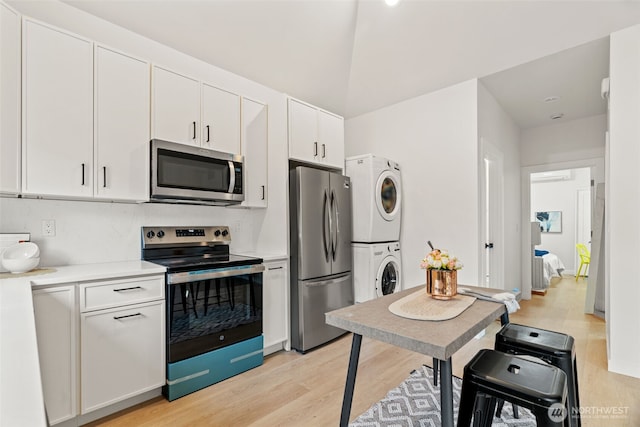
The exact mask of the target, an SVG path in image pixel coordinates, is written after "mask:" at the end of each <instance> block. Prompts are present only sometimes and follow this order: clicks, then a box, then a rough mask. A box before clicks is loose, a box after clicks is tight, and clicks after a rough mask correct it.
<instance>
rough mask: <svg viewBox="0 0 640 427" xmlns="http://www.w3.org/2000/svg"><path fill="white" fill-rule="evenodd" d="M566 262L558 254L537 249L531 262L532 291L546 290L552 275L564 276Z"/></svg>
mask: <svg viewBox="0 0 640 427" xmlns="http://www.w3.org/2000/svg"><path fill="white" fill-rule="evenodd" d="M563 271H564V264H563V263H562V260H561V259H560V258H558V256H557V255H556V254H553V253H551V252H549V251H544V250H539V249H536V250H535V252H534V256H533V259H532V263H531V289H532V291H546V289H547V288H548V287H549V284H550V283H551V278H552V277H562V272H563Z"/></svg>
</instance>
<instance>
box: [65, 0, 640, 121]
mask: <svg viewBox="0 0 640 427" xmlns="http://www.w3.org/2000/svg"><path fill="white" fill-rule="evenodd" d="M64 2H65V3H68V4H69V5H72V6H74V7H76V8H79V9H82V10H84V11H86V12H88V13H91V14H93V15H96V16H99V17H101V18H103V19H105V20H107V21H111V22H113V23H115V24H118V25H120V26H122V27H125V28H128V29H130V30H132V31H134V32H136V33H139V34H142V35H144V36H146V37H149V38H151V39H154V40H157V41H159V42H161V43H163V44H165V45H168V46H171V47H173V48H175V49H177V50H180V51H182V52H185V53H187V54H190V55H192V56H194V57H197V58H199V59H201V60H203V61H206V62H208V63H211V64H214V65H216V66H219V67H221V68H224V69H227V70H229V71H231V72H233V73H236V74H239V75H242V76H245V77H247V78H250V79H252V80H255V81H257V82H260V83H262V84H264V85H266V86H269V87H272V88H274V89H276V90H279V91H282V92H285V93H288V94H290V95H292V96H295V97H297V98H300V99H303V100H305V101H308V102H310V103H313V104H316V105H318V106H321V107H323V108H326V109H328V110H331V111H334V112H337V113H339V114H342V115H344V116H345V117H347V118H348V117H354V116H357V115H360V114H363V113H366V112H368V111H372V110H375V109H378V108H380V107H383V106H386V105H390V104H393V103H396V102H399V101H402V100H405V99H408V98H412V97H414V96H417V95H421V94H424V93H428V92H431V91H434V90H437V89H440V88H444V87H447V86H450V85H452V84H455V83H459V82H462V81H465V80H468V79H471V78H479V77H486V78H487V80H486V81H487V83H486V84H487V87H488V88H489V89H490V90H491V91H497V92H500V93H502V94H503V95H502V96H504V97H508V98H510V99H511V102H513V100H516V101H517V100H518V99H520V102H521V103H524V102H526V101H527V97H529V96H531V95H532V94H535V95H536V99H537V98H539V97H540V96H547V95H560V96H562V98H563V99H566V98H568V97H570V96H571V93H567V94H566V95H565V94H560V93H555V92H557V91H561V90H562V87H563V82H572V81H573V82H575V81H576V79H577V76H576V73H580V72H581V71H583V70H584V69H585V67H587V66H588V67H595V68H594V69H597V71H593V70H592V71H591V72H590V74H591V75H597V77H594V76H591V77H589V78H590V79H591V80H592V81H591V83H589V84H590V85H591V86H593V85H594V84H595V86H596V87H595V89H594V90H595V94H596V98H599V81H600V79H601V78H602V77H604V75H606V73H607V72H608V71H607V70H608V50H606V52H603V51H602V48H603V47H605V48H606V47H607V46H608V43H607V42H606V41H601V42H600V43H601V44H598V43H595V44H593V46H590V45H591V43H590V44H588V45H587V47H583V48H582V49H583V50H584V51H583V52H582V53H581V54H580V55H574V56H569V57H567V58H564V59H562V60H561V59H560V58H561V57H563V54H562V53H561V52H571V51H572V50H573V48H575V47H577V46H579V45H582V44H584V43H587V42H591V41H594V40H598V39H600V40H602V39H603V38H605V37H607V36H608V35H609V34H610V33H611V32H614V31H617V30H620V29H622V28H625V27H628V26H631V25H634V24H637V23H640V3H639V2H637V1H564V2H563V1H520V0H512V1H505V0H503V1H478V0H476V1H426V0H424V1H418V0H401V1H400V3H399V4H398V5H396V6H395V7H388V6H387V5H386V4H385V3H384V1H383V0H200V1H192V0H180V1H178V0H94V1H85V0H64ZM588 47H592V48H594V49H596V50H594V51H589V49H588ZM597 49H600V50H599V51H598V50H597ZM590 52H593V53H590ZM549 55H559V56H557V57H556V60H551V61H549V60H546V62H545V61H543V63H537V60H538V59H540V58H545V57H548V56H549ZM580 60H582V61H583V62H576V61H580ZM531 61H533V62H531ZM563 61H565V62H566V64H565V62H563ZM584 61H587V63H588V64H587V65H584V64H585V63H584ZM596 62H597V64H596ZM527 63H529V64H527ZM536 63H537V65H536ZM560 63H562V64H565V65H562V66H560V65H559V64H560ZM570 64H572V65H570ZM516 66H519V67H520V68H519V70H518V69H514V70H515V71H513V72H512V74H508V73H507V74H506V75H505V76H504V78H505V79H507V78H508V79H509V80H508V83H507V84H506V86H505V85H504V84H502V83H501V81H500V79H497V78H493V75H494V73H498V72H505V73H506V72H507V70H509V69H512V68H513V67H516ZM530 67H533V68H530ZM541 67H542V68H541ZM545 67H547V68H545ZM548 67H557V72H554V71H553V70H552V69H549V68H548ZM603 74H604V75H603ZM492 78H493V79H492ZM585 79H586V77H585ZM594 79H597V83H594V82H593V80H594ZM578 80H580V78H578ZM483 81H485V80H483ZM505 81H506V80H505ZM550 84H551V85H552V86H551V87H548V85H550ZM585 84H586V83H585ZM501 85H502V86H501ZM503 86H504V87H503ZM558 87H559V89H557V88H558ZM521 89H526V91H524V92H523V93H522V94H520V93H519V92H518V91H519V90H521ZM583 90H586V89H583ZM575 91H576V89H575V88H574V87H573V86H572V88H571V90H570V91H569V92H574V93H575ZM551 92H553V93H551ZM496 96H497V98H498V100H499V101H500V102H501V103H503V101H504V102H505V103H508V102H509V101H507V100H506V98H505V100H503V99H501V96H499V95H496ZM596 98H594V100H595V99H596ZM576 104H578V105H580V104H584V100H583V101H581V102H577V103H576ZM505 108H506V107H505ZM510 108H512V107H510ZM519 108H520V109H521V110H525V112H520V113H517V114H516V115H518V114H519V115H520V116H521V118H520V119H517V120H518V123H519V124H520V125H521V126H524V127H527V126H532V125H536V123H537V122H535V120H532V119H531V118H527V114H528V113H527V112H526V111H528V108H527V107H526V106H521V107H519ZM599 108H600V109H601V110H600V111H602V108H604V107H603V103H602V102H600V107H599ZM534 110H535V109H534ZM602 112H603V111H602ZM534 113H535V114H538V115H539V114H540V113H539V112H535V111H531V114H534ZM576 114H577V115H580V114H583V115H584V114H585V113H580V112H577V113H576ZM588 114H592V112H590V113H588ZM596 114H597V112H596ZM569 116H571V114H569Z"/></svg>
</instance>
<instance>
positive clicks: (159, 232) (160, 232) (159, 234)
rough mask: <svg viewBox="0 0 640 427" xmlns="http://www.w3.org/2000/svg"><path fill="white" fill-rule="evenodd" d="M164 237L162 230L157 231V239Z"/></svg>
mask: <svg viewBox="0 0 640 427" xmlns="http://www.w3.org/2000/svg"><path fill="white" fill-rule="evenodd" d="M163 237H164V231H162V230H160V231H158V239H162V238H163Z"/></svg>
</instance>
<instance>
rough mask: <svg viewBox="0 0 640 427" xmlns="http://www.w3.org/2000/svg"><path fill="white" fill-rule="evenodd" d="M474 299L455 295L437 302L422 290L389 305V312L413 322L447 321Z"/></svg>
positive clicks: (468, 305) (463, 309)
mask: <svg viewBox="0 0 640 427" xmlns="http://www.w3.org/2000/svg"><path fill="white" fill-rule="evenodd" d="M475 300H476V299H475V298H474V297H470V296H467V295H456V296H455V297H453V298H451V299H449V300H437V299H435V298H432V297H431V295H429V294H427V292H426V291H425V289H424V288H420V290H419V291H417V292H414V293H412V294H410V295H407V296H406V297H404V298H400V299H399V300H398V301H396V302H394V303H392V304H390V305H389V311H390V312H392V313H393V314H395V315H396V316H400V317H406V318H408V319H414V320H447V319H452V318H454V317H456V316H458V315H459V314H460V313H462V312H463V311H465V310H466V309H467V308H469V307H470V306H471V304H473V302H474V301H475Z"/></svg>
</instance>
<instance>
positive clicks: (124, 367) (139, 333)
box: [80, 301, 165, 414]
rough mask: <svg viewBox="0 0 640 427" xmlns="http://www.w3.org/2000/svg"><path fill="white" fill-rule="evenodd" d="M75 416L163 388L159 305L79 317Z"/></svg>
mask: <svg viewBox="0 0 640 427" xmlns="http://www.w3.org/2000/svg"><path fill="white" fill-rule="evenodd" d="M80 331H81V332H80V342H81V352H80V353H81V360H82V361H81V372H82V375H81V385H80V389H81V390H82V392H81V399H80V401H81V412H82V413H83V414H85V413H88V412H91V411H93V410H95V409H99V408H102V407H105V406H108V405H111V404H113V403H116V402H118V401H121V400H124V399H127V398H129V397H133V396H135V395H137V394H140V393H143V392H145V391H149V390H152V389H154V388H158V387H160V386H162V385H163V384H164V380H165V363H164V360H165V358H164V352H165V350H164V349H165V343H164V301H155V302H151V303H146V304H135V305H130V306H127V307H121V308H113V309H107V310H98V311H93V312H89V313H82V315H81V320H80Z"/></svg>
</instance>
